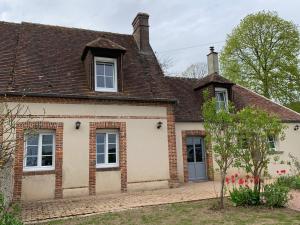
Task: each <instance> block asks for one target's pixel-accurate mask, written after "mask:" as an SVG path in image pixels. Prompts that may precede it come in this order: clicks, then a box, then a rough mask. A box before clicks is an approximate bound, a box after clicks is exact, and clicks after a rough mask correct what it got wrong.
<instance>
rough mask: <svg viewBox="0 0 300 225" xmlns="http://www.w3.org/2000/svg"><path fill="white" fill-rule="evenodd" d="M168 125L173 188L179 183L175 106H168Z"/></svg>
mask: <svg viewBox="0 0 300 225" xmlns="http://www.w3.org/2000/svg"><path fill="white" fill-rule="evenodd" d="M167 123H168V125H167V127H168V151H169V173H170V180H169V186H170V187H171V188H172V187H174V186H175V185H176V184H178V174H177V152H176V134H175V115H174V106H173V105H169V106H168V107H167Z"/></svg>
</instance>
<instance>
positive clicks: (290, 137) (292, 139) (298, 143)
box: [175, 122, 300, 182]
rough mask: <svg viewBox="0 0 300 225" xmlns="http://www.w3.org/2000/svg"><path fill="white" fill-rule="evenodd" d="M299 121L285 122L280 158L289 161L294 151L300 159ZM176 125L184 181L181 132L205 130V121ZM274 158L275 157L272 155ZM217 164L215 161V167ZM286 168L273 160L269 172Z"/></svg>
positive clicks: (279, 147) (272, 172) (181, 173)
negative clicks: (296, 128) (297, 125)
mask: <svg viewBox="0 0 300 225" xmlns="http://www.w3.org/2000/svg"><path fill="white" fill-rule="evenodd" d="M296 124H297V123H285V125H286V126H287V129H286V130H285V139H284V140H283V141H281V140H278V142H277V150H278V151H279V152H282V153H280V154H278V156H279V157H280V160H279V161H281V160H283V161H287V160H289V157H288V155H289V153H292V154H293V155H294V156H296V157H298V159H299V160H300V130H298V131H295V130H294V127H295V125H296ZM175 127H176V148H177V163H178V166H177V168H178V175H179V180H180V181H181V182H183V157H182V135H181V132H182V131H183V130H204V127H203V123H188V122H177V123H176V124H175ZM272 158H273V157H272ZM216 167H217V166H216V165H215V162H214V168H216ZM282 169H286V170H288V169H289V167H288V166H286V165H282V164H280V163H274V162H271V163H270V164H269V173H270V174H271V175H272V176H276V175H277V173H276V171H277V170H282ZM236 172H238V173H241V174H243V173H244V172H243V171H242V170H238V169H236V168H231V169H230V170H229V172H228V173H229V174H233V173H236ZM218 177H219V176H218V174H217V173H216V172H215V179H218Z"/></svg>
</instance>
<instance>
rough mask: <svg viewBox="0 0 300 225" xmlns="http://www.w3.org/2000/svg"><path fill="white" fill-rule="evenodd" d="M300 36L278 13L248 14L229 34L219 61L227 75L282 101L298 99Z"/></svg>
mask: <svg viewBox="0 0 300 225" xmlns="http://www.w3.org/2000/svg"><path fill="white" fill-rule="evenodd" d="M299 53H300V37H299V31H298V29H297V26H296V25H295V24H293V23H292V22H289V21H286V20H283V19H282V18H280V17H279V16H278V15H277V13H275V12H266V11H261V12H258V13H255V14H250V15H248V16H246V17H245V18H244V19H243V20H242V21H241V23H240V24H239V25H238V26H237V27H236V28H234V29H233V31H232V33H231V34H229V35H228V36H227V41H226V44H225V47H224V49H223V51H222V52H221V56H220V61H221V68H222V72H223V74H224V76H226V77H228V78H229V79H231V80H233V81H235V82H236V83H238V84H241V85H243V86H245V87H248V88H250V89H252V90H254V91H255V92H257V93H259V94H262V95H263V96H265V97H267V98H271V99H273V100H276V101H279V102H281V103H283V104H286V103H289V102H293V101H299V98H300V97H299V94H300V69H299V58H298V57H299Z"/></svg>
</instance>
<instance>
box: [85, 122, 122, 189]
mask: <svg viewBox="0 0 300 225" xmlns="http://www.w3.org/2000/svg"><path fill="white" fill-rule="evenodd" d="M97 129H118V130H119V167H120V171H121V191H122V192H126V191H127V143H126V142H127V139H126V123H125V122H111V121H106V122H90V137H89V139H90V140H89V149H90V150H89V194H90V195H95V194H96V172H97V169H96V130H97Z"/></svg>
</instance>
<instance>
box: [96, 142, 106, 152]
mask: <svg viewBox="0 0 300 225" xmlns="http://www.w3.org/2000/svg"><path fill="white" fill-rule="evenodd" d="M104 146H105V145H104V144H100V145H99V144H97V153H104Z"/></svg>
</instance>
